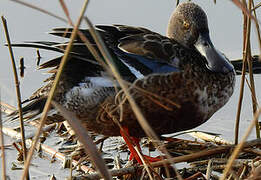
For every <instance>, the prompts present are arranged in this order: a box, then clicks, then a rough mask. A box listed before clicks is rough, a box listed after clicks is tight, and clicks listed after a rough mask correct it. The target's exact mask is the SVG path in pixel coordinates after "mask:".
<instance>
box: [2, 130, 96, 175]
mask: <svg viewBox="0 0 261 180" xmlns="http://www.w3.org/2000/svg"><path fill="white" fill-rule="evenodd" d="M47 127H48V128H44V129H43V132H45V131H49V130H50V127H49V126H47ZM3 133H4V134H5V135H7V136H9V137H11V138H13V139H16V140H15V142H14V143H13V145H14V146H15V148H16V149H17V151H19V152H20V151H21V150H20V149H19V148H18V147H17V145H16V144H15V143H17V142H20V139H21V135H20V133H18V132H17V131H15V130H13V129H11V128H6V127H3ZM32 137H33V136H29V137H28V138H32ZM26 142H27V143H28V144H32V142H33V141H32V140H31V139H27V140H26ZM38 144H39V145H40V146H41V150H42V151H44V152H45V153H47V154H50V156H52V157H55V158H57V159H59V160H60V161H64V160H65V155H64V154H62V153H60V152H57V151H56V150H54V149H52V148H51V147H49V146H47V145H45V144H41V143H38ZM20 153H21V152H20ZM72 163H73V165H74V166H78V165H79V162H78V161H76V160H73V161H72ZM79 168H80V169H81V170H82V171H84V172H85V173H90V172H95V171H94V170H93V169H91V168H89V167H87V166H85V165H81V166H79Z"/></svg>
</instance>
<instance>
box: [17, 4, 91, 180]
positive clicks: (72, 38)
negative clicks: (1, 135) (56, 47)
mask: <svg viewBox="0 0 261 180" xmlns="http://www.w3.org/2000/svg"><path fill="white" fill-rule="evenodd" d="M88 2H89V1H88V0H85V1H84V4H83V7H82V10H81V13H80V16H79V18H78V21H77V23H76V25H75V27H74V29H73V33H72V35H71V39H70V42H69V44H68V46H67V47H66V50H65V53H64V56H63V57H62V60H61V63H60V66H59V69H58V72H57V74H56V77H55V80H54V82H53V86H52V88H51V90H50V93H49V96H48V98H47V101H46V104H45V106H44V110H43V113H42V116H41V119H40V124H39V127H38V131H37V133H36V135H35V138H34V141H33V143H32V146H31V148H30V151H29V154H28V157H27V160H26V162H25V167H24V169H25V170H24V172H23V175H22V178H21V180H23V179H24V178H25V176H26V175H27V169H28V167H29V165H30V162H31V159H32V155H33V152H34V148H35V147H36V144H37V141H38V139H39V137H40V135H41V129H42V127H43V126H44V124H45V121H46V117H47V113H48V111H49V109H50V107H51V101H52V98H53V97H54V92H55V89H56V87H57V85H58V82H59V79H60V77H61V74H62V71H63V68H64V66H65V64H66V61H67V60H68V57H69V54H70V50H71V48H72V46H73V41H74V39H75V38H76V35H77V31H78V28H79V26H80V23H81V21H82V17H83V14H84V13H85V10H86V8H87V4H88Z"/></svg>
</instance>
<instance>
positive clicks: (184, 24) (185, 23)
mask: <svg viewBox="0 0 261 180" xmlns="http://www.w3.org/2000/svg"><path fill="white" fill-rule="evenodd" d="M183 26H184V28H185V29H189V28H190V24H189V23H188V22H186V21H184V22H183Z"/></svg>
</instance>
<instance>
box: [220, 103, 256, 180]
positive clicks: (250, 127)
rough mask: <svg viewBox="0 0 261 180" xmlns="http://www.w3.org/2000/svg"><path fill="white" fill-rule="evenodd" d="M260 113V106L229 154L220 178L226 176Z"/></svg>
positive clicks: (222, 179)
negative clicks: (239, 140)
mask: <svg viewBox="0 0 261 180" xmlns="http://www.w3.org/2000/svg"><path fill="white" fill-rule="evenodd" d="M260 113H261V108H260V109H259V110H258V111H256V113H255V116H254V119H253V120H252V122H251V124H250V125H249V126H248V128H247V131H246V133H245V135H244V136H243V138H242V140H241V142H240V143H239V144H238V145H237V146H236V148H235V149H234V151H233V153H232V155H231V156H230V158H229V160H228V163H227V166H226V169H225V170H224V172H223V175H222V178H221V180H225V178H226V177H227V175H228V173H229V171H230V169H231V167H232V164H233V161H234V160H235V159H236V157H237V156H238V154H239V153H240V151H241V149H242V148H243V146H244V143H245V141H246V140H247V138H248V136H249V134H250V132H251V131H252V129H253V127H254V126H255V124H256V122H257V121H258V117H259V115H260Z"/></svg>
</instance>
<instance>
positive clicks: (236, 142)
mask: <svg viewBox="0 0 261 180" xmlns="http://www.w3.org/2000/svg"><path fill="white" fill-rule="evenodd" d="M243 3H244V5H245V7H246V1H245V0H244V1H243ZM242 11H243V9H242ZM243 15H244V26H243V36H244V39H243V65H242V75H241V81H240V93H239V98H238V106H237V114H236V125H235V144H238V136H239V122H240V114H241V109H242V101H243V94H244V86H245V73H246V66H247V59H246V58H247V53H246V52H247V47H248V43H249V41H248V39H249V37H248V36H247V35H246V34H247V32H249V31H248V30H247V27H248V24H249V23H248V22H249V21H247V16H246V15H245V14H243Z"/></svg>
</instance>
